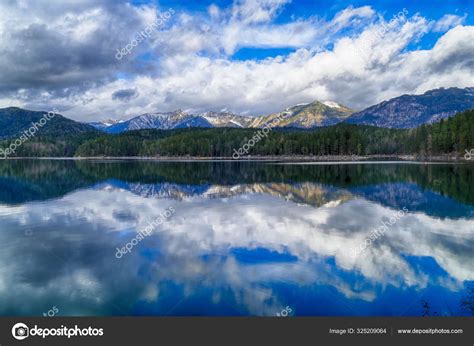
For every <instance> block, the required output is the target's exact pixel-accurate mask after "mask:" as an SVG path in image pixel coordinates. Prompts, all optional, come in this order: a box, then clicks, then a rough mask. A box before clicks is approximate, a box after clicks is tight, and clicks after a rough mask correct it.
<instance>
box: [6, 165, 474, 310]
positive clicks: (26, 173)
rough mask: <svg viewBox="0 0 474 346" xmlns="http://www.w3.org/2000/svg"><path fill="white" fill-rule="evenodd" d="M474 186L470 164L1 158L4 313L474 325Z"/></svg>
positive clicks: (473, 174) (473, 171)
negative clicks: (458, 319) (444, 319)
mask: <svg viewBox="0 0 474 346" xmlns="http://www.w3.org/2000/svg"><path fill="white" fill-rule="evenodd" d="M473 190H474V166H473V165H462V164H435V165H430V164H413V165H407V164H394V163H389V164H360V165H359V164H351V165H347V164H337V165H334V164H332V165H292V164H284V165H281V164H279V163H277V162H273V163H268V162H267V163H257V162H143V161H71V160H69V161H61V160H54V161H50V160H11V161H10V160H8V161H3V162H0V242H1V244H2V245H3V246H2V250H1V251H0V263H1V265H0V292H1V294H2V297H3V299H2V301H1V302H0V314H1V315H42V313H43V312H45V311H48V310H49V309H50V308H51V307H52V306H56V307H58V309H59V313H58V315H60V316H61V315H62V316H69V315H72V316H77V315H232V316H233V315H257V316H267V315H269V316H276V313H279V312H280V311H282V309H284V308H285V307H286V306H290V307H291V309H292V311H293V314H294V315H325V316H327V315H340V316H343V315H368V316H371V315H387V316H397V315H413V316H416V315H421V314H429V315H450V316H451V315H471V314H472V313H473V312H472V310H470V309H469V306H471V307H472V302H469V299H470V298H469V297H472V289H473V284H474V281H473V280H474V265H473V264H474V260H473V248H474V227H473V226H474V191H473ZM169 207H173V208H174V209H175V210H176V212H175V213H174V214H173V215H172V216H171V217H170V218H169V219H167V220H166V221H165V222H163V223H162V224H161V225H160V226H159V227H157V228H156V229H155V230H154V232H153V233H152V234H151V235H150V236H148V237H145V238H144V239H143V240H142V241H141V242H139V243H138V244H137V245H136V246H135V247H134V248H133V249H132V250H131V252H130V253H128V254H126V255H125V256H123V257H122V258H120V259H117V258H116V256H115V254H116V251H117V248H120V247H123V246H125V244H126V243H127V242H129V241H130V240H131V239H132V238H134V237H135V236H136V235H137V232H138V231H140V230H142V229H144V228H145V227H146V226H147V225H148V224H149V223H150V222H152V221H153V220H155V219H156V218H157V216H158V215H159V214H160V213H161V212H163V211H164V210H165V209H167V208H169ZM403 207H406V208H407V209H408V213H407V214H406V215H405V216H403V217H401V218H400V219H399V220H398V221H397V222H396V223H395V224H393V226H391V227H390V228H389V230H388V231H387V232H386V233H385V235H384V236H383V237H380V238H378V239H376V240H375V241H373V242H372V243H371V244H370V246H368V247H367V249H366V251H365V252H364V254H363V255H361V256H357V257H355V258H354V257H352V256H351V251H350V250H351V249H352V248H354V247H356V246H358V245H360V244H361V243H363V242H364V241H365V239H366V238H367V237H368V236H369V235H370V232H371V231H372V230H373V229H375V228H377V227H379V225H380V224H381V222H382V221H387V220H389V219H390V218H391V217H392V216H393V215H395V214H396V213H397V212H398V211H399V210H400V209H402V208H403ZM425 303H428V308H427V306H426V305H425ZM469 303H470V304H469Z"/></svg>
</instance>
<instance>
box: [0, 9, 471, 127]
mask: <svg viewBox="0 0 474 346" xmlns="http://www.w3.org/2000/svg"><path fill="white" fill-rule="evenodd" d="M473 7H474V5H473V2H472V1H471V0H458V1H440V0H432V1H358V0H356V1H345V0H344V1H327V0H322V1H309V0H214V1H211V0H206V1H188V0H177V1H176V0H162V1H148V0H147V1H145V0H133V1H132V2H129V1H127V0H103V1H98V0H75V1H74V2H64V1H60V0H49V1H47V0H38V1H35V2H24V1H21V2H20V1H19V2H2V3H1V4H0V11H1V12H2V13H4V14H5V15H4V16H2V18H0V46H1V47H0V49H1V50H2V52H3V54H2V56H0V71H1V72H0V77H1V78H0V107H2V106H20V107H27V108H30V109H41V110H48V109H52V108H53V107H54V108H57V109H59V110H60V111H61V112H62V113H64V114H66V115H67V116H70V117H72V118H75V119H78V120H87V121H89V120H90V121H93V120H100V119H104V118H115V119H125V118H129V117H131V116H134V115H138V114H141V113H145V112H165V111H173V110H176V109H183V110H187V111H190V112H204V111H220V110H226V111H231V112H235V113H239V114H248V115H262V114H268V113H271V112H277V111H281V110H282V109H284V108H286V107H291V106H292V105H294V104H297V103H302V102H312V101H314V100H320V101H335V102H338V103H340V104H344V105H346V106H348V107H351V108H353V109H361V108H365V107H367V106H370V105H373V104H375V103H378V102H381V101H383V100H386V99H389V98H392V97H396V96H399V95H400V94H404V93H411V94H419V93H423V92H425V91H427V90H430V89H434V88H440V87H467V86H473V84H472V80H474V78H473V77H474V71H473V66H474V63H473V61H472V60H473V58H472V57H473V56H474V45H473V43H472V42H474V26H473V17H472V10H473ZM171 9H172V11H170V10H171ZM164 14H166V15H167V18H166V19H165V20H164V21H163V20H161V21H160V20H159V18H160V15H161V16H162V15H164ZM397 15H398V19H397V20H392V19H393V18H394V16H397ZM391 20H392V21H391ZM152 23H157V24H155V26H154V27H152V26H151V24H152ZM144 30H148V34H147V35H146V36H141V37H140V38H139V37H138V36H139V35H140V33H143V32H144ZM122 53H123V54H122Z"/></svg>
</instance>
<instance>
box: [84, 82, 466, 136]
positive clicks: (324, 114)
mask: <svg viewBox="0 0 474 346" xmlns="http://www.w3.org/2000/svg"><path fill="white" fill-rule="evenodd" d="M472 108H474V88H464V89H461V88H448V89H444V88H441V89H434V90H430V91H427V92H425V93H424V94H422V95H402V96H399V97H396V98H393V99H390V100H388V101H383V102H381V103H379V104H376V105H374V106H371V107H368V108H366V109H364V110H362V111H359V112H356V111H354V110H352V109H350V108H348V107H346V106H344V105H341V104H338V103H336V102H334V101H325V102H320V101H314V102H312V103H304V104H298V105H296V106H294V107H290V108H287V109H284V110H283V111H281V112H278V113H274V114H269V115H263V116H257V117H250V116H242V115H236V114H232V113H230V112H206V113H200V114H192V113H186V112H183V111H181V110H178V111H175V112H169V113H146V114H142V115H139V116H136V117H133V118H131V119H129V120H126V121H121V122H111V121H107V122H102V123H90V125H92V126H94V127H96V128H97V129H100V130H102V131H104V132H107V133H120V132H124V131H128V130H139V129H153V128H154V129H164V130H168V129H176V128H188V127H203V128H212V127H238V128H260V127H263V126H264V125H265V124H267V123H270V122H271V121H272V120H274V119H276V118H278V117H280V118H282V119H283V120H281V121H279V122H278V123H277V124H275V127H287V128H302V129H310V128H315V127H323V126H331V125H335V124H338V123H341V122H347V123H350V124H359V125H372V126H379V127H387V128H414V127H417V126H419V125H422V124H431V123H434V122H436V121H439V120H441V119H445V118H448V117H450V116H452V115H454V114H456V113H457V112H459V111H463V110H466V109H472ZM272 126H273V125H272Z"/></svg>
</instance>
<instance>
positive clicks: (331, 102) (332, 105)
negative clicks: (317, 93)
mask: <svg viewBox="0 0 474 346" xmlns="http://www.w3.org/2000/svg"><path fill="white" fill-rule="evenodd" d="M321 103H322V104H323V105H325V106H328V107H331V108H341V105H340V104H339V103H337V102H334V101H324V102H321Z"/></svg>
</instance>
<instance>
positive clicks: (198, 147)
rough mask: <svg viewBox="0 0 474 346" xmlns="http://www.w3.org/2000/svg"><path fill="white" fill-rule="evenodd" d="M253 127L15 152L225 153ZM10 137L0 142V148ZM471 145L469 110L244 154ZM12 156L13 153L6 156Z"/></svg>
mask: <svg viewBox="0 0 474 346" xmlns="http://www.w3.org/2000/svg"><path fill="white" fill-rule="evenodd" d="M257 131H259V130H258V129H239V128H211V129H203V128H201V129H198V128H192V129H176V130H139V131H130V132H125V133H122V134H118V135H111V134H98V133H97V132H91V133H83V134H77V135H70V136H63V137H62V138H58V137H56V136H47V137H39V136H38V137H34V138H32V139H30V140H29V141H27V142H25V143H23V144H22V145H21V146H19V147H18V148H17V149H16V156H23V157H44V156H52V157H59V156H66V157H68V156H81V157H87V156H176V157H179V156H199V157H231V156H232V155H233V154H234V153H235V151H234V150H238V149H239V148H240V147H242V146H243V145H244V144H246V143H248V141H249V140H250V139H251V138H252V137H253V136H254V135H255V133H256V132H257ZM12 142H13V140H9V141H3V142H2V141H0V148H6V147H8V146H9V145H10V144H11V143H12ZM473 148H474V110H470V111H465V112H462V113H459V114H457V115H456V116H454V117H452V118H449V119H445V120H441V121H440V122H438V123H435V124H432V125H423V126H420V127H418V128H416V129H388V128H379V127H373V126H365V125H351V124H338V125H335V126H330V127H324V128H318V129H313V130H295V129H291V130H290V129H273V130H272V131H270V132H269V133H268V137H262V138H261V140H260V141H258V142H256V143H255V145H254V146H252V147H251V148H250V150H249V154H250V155H254V156H255V155H256V156H279V155H352V154H355V155H376V154H380V155H403V154H416V155H439V154H457V155H459V156H463V155H464V153H465V150H471V149H473ZM11 156H15V155H11Z"/></svg>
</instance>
